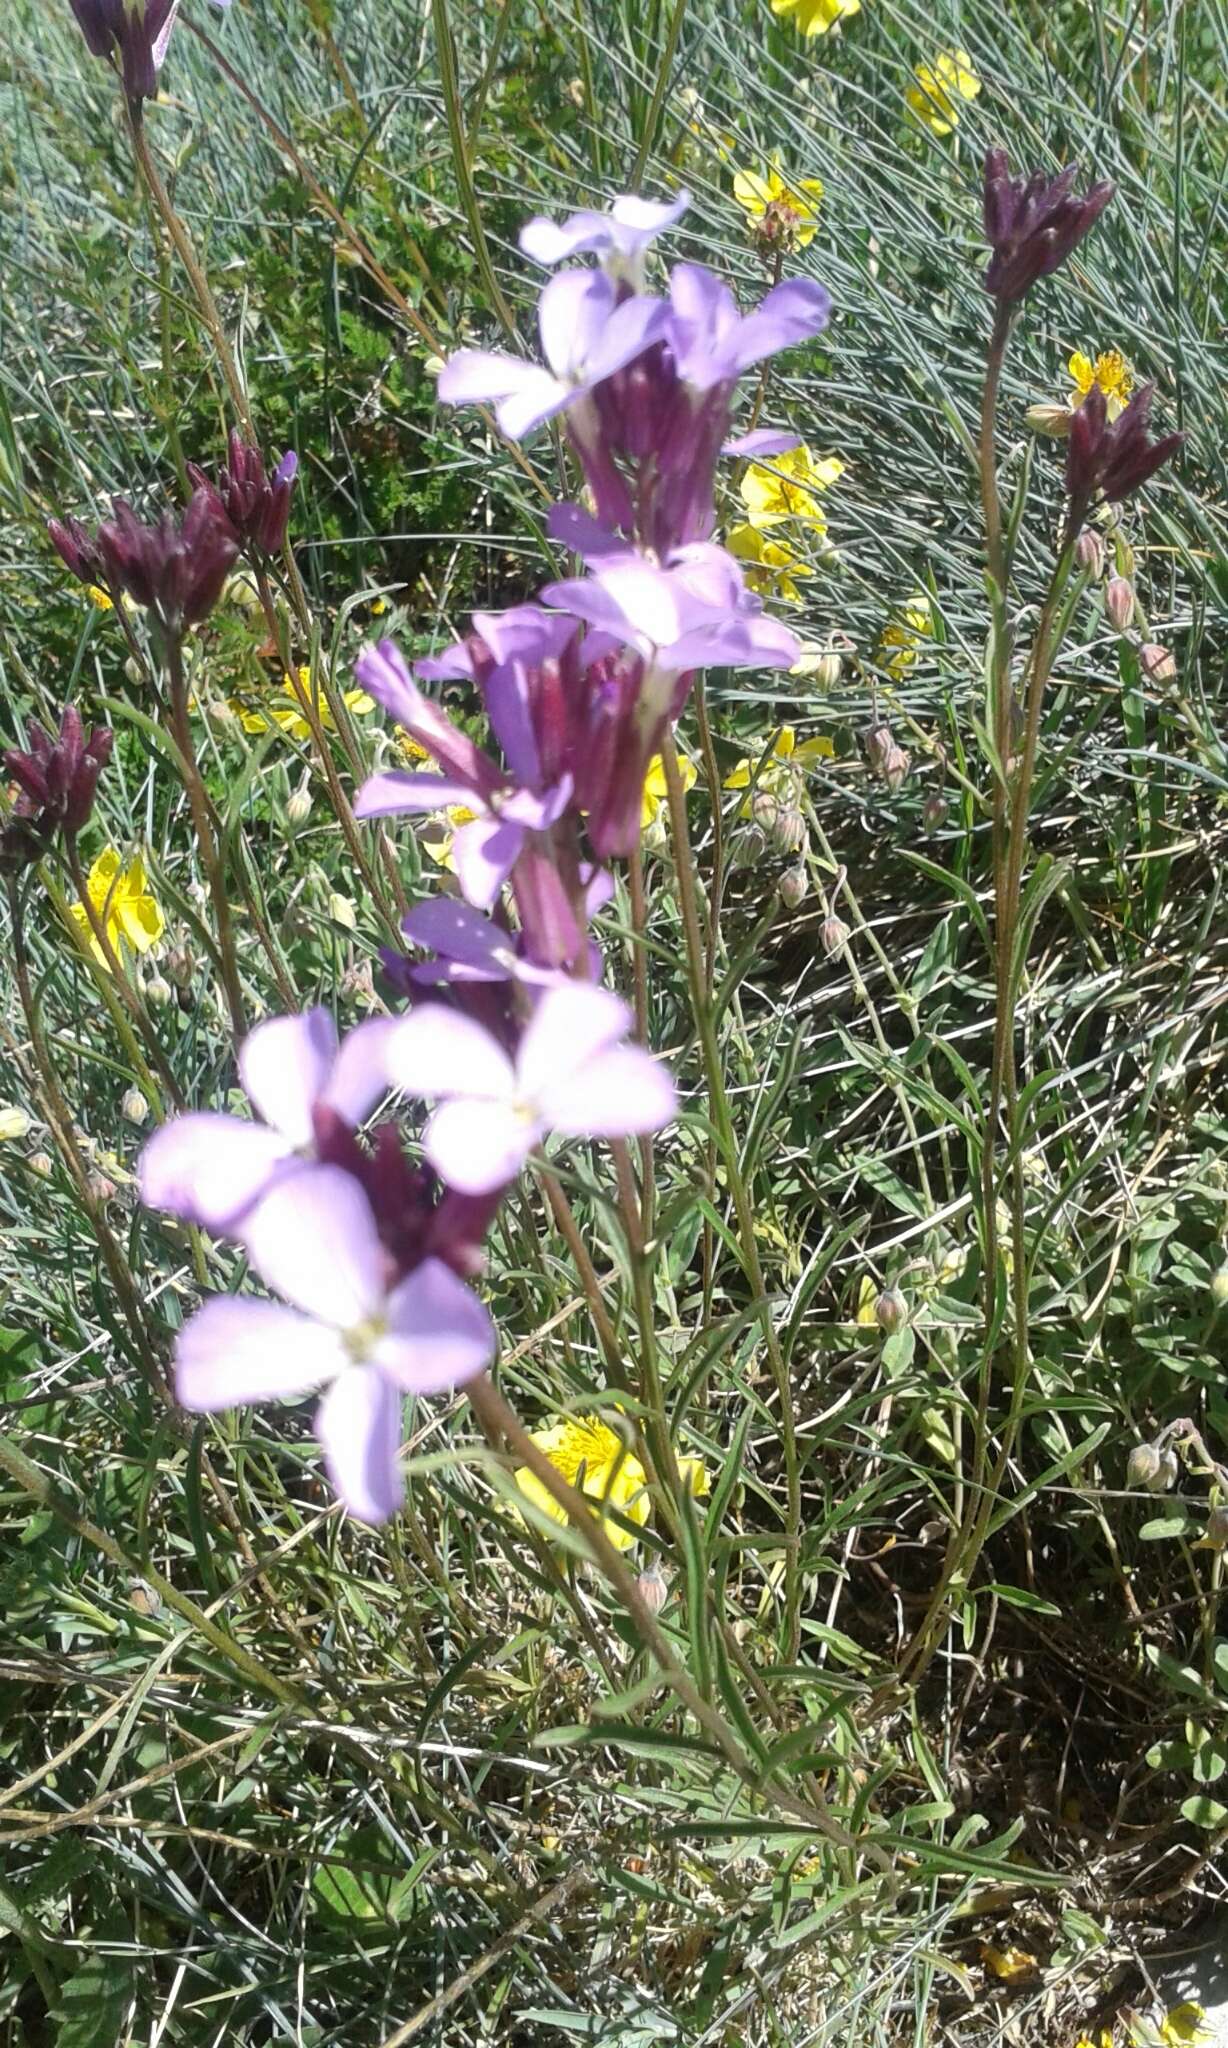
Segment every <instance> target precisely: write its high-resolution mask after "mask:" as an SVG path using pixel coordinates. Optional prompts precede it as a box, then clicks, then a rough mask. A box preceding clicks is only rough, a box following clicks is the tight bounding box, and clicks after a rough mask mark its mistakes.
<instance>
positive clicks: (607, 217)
mask: <svg viewBox="0 0 1228 2048" xmlns="http://www.w3.org/2000/svg"><path fill="white" fill-rule="evenodd" d="M690 203H691V195H690V193H689V192H679V193H678V195H677V197H676V198H674V199H666V200H660V199H639V198H637V197H635V195H634V194H626V195H624V196H623V197H622V198H620V199H616V200H615V201H614V203H613V205H612V206H611V207H610V210H609V212H608V213H592V212H588V211H585V212H582V213H573V214H571V215H569V216H568V218H567V219H566V220H564V221H553V220H548V219H547V218H546V217H545V215H544V214H535V215H534V217H533V219H532V220H529V221H526V222H525V224H524V226H523V227H522V228H521V230H520V246H521V249H522V250H523V251H524V253H525V255H526V256H529V257H531V258H532V260H533V262H534V263H541V264H543V265H544V266H546V267H547V268H552V267H553V265H554V264H556V263H565V262H567V260H568V259H569V258H570V257H572V256H585V255H594V256H596V257H598V258H599V260H600V263H601V267H602V269H603V270H605V271H607V272H608V273H609V275H610V276H611V277H617V278H625V279H626V280H627V282H628V283H629V284H632V285H634V286H635V287H636V289H637V290H638V289H639V287H640V286H641V285H642V284H643V281H644V258H645V256H646V254H647V252H648V249H649V247H650V245H651V244H652V243H653V242H655V241H656V238H657V236H658V235H660V234H664V232H665V230H666V229H667V228H672V227H676V226H677V225H678V222H679V221H680V220H681V219H682V216H683V214H684V213H685V212H686V210H687V208H688V206H689V205H690Z"/></svg>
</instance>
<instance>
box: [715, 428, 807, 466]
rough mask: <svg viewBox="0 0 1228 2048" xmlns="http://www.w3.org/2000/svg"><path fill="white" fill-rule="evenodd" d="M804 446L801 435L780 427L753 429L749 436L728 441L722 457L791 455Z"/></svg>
mask: <svg viewBox="0 0 1228 2048" xmlns="http://www.w3.org/2000/svg"><path fill="white" fill-rule="evenodd" d="M801 445H802V437H801V435H800V434H790V433H788V432H787V431H782V429H781V428H779V427H753V428H752V429H751V431H750V433H749V434H739V435H738V436H737V438H736V439H735V440H733V441H726V442H725V444H724V446H723V447H722V449H721V454H722V455H741V456H744V457H745V456H758V457H759V458H760V459H762V457H763V456H765V455H791V454H792V452H793V450H794V449H795V448H800V447H801Z"/></svg>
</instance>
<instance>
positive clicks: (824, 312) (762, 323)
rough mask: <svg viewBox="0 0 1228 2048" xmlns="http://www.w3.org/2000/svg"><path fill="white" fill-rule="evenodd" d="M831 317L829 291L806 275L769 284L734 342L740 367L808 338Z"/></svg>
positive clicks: (811, 337)
mask: <svg viewBox="0 0 1228 2048" xmlns="http://www.w3.org/2000/svg"><path fill="white" fill-rule="evenodd" d="M830 318H831V293H830V292H829V291H826V290H825V289H824V287H823V286H822V285H821V284H816V283H815V282H814V280H813V279H812V278H809V277H791V278H789V279H788V281H787V282H786V283H785V284H778V285H774V286H773V287H772V290H771V291H770V292H769V293H768V294H767V296H766V298H764V299H763V300H762V301H761V303H760V304H759V305H758V306H757V307H756V308H755V310H754V312H753V313H748V314H747V316H746V318H745V319H744V320H743V321H742V323H741V326H740V328H739V330H738V335H737V339H736V342H735V344H734V361H735V363H736V365H737V367H738V369H739V370H748V369H750V367H751V365H752V364H753V363H760V362H762V361H763V358H764V357H765V356H774V355H776V354H777V352H778V351H779V350H780V349H785V348H793V347H795V346H796V344H797V343H798V342H799V341H811V340H813V338H814V336H815V335H816V334H821V333H822V332H823V329H824V328H825V327H826V325H827V323H828V321H829V320H830Z"/></svg>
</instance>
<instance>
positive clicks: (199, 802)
mask: <svg viewBox="0 0 1228 2048" xmlns="http://www.w3.org/2000/svg"><path fill="white" fill-rule="evenodd" d="M165 651H166V674H167V689H168V695H169V697H170V707H171V729H172V732H173V734H174V738H175V745H176V747H177V748H178V751H179V757H180V767H181V769H182V772H183V779H184V787H185V789H186V790H187V796H188V803H189V806H190V807H191V812H192V823H193V825H194V826H195V829H196V838H197V842H198V844H199V846H200V857H201V860H202V862H203V863H204V869H205V879H206V881H207V882H208V885H209V893H210V895H211V896H212V898H213V915H214V917H215V919H216V921H217V949H218V965H219V967H220V969H221V974H222V986H223V988H224V990H225V992H226V1007H227V1009H228V1010H229V1011H230V1023H231V1029H232V1031H233V1032H234V1037H235V1043H236V1045H238V1044H239V1043H240V1042H241V1041H242V1040H243V1039H244V1038H245V1037H246V1036H247V1018H246V1015H245V1013H244V1008H243V991H242V989H241V988H240V985H239V968H238V962H237V959H236V956H235V942H234V926H233V923H232V921H231V916H230V901H229V898H228V897H227V894H226V877H225V875H224V873H223V871H222V860H221V854H220V852H219V848H218V842H217V840H216V839H215V838H214V835H213V825H212V823H211V821H210V817H209V798H208V796H207V794H206V791H205V785H204V782H203V780H202V778H201V772H200V764H199V762H198V761H197V758H196V745H195V742H194V740H193V738H192V720H191V718H190V716H189V714H188V686H187V682H186V680H185V677H184V673H183V646H182V643H181V641H180V639H179V637H178V635H177V634H175V633H168V634H167V636H166V650H165Z"/></svg>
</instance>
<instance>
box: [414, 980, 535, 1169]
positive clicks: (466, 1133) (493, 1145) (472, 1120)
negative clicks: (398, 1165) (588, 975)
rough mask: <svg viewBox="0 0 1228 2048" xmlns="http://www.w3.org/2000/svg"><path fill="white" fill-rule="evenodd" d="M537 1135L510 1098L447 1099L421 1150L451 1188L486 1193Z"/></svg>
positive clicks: (518, 1161)
mask: <svg viewBox="0 0 1228 2048" xmlns="http://www.w3.org/2000/svg"><path fill="white" fill-rule="evenodd" d="M545 1000H546V1001H549V997H546V998H545ZM540 1135H541V1133H540V1131H539V1130H538V1128H537V1126H536V1125H534V1124H531V1123H529V1122H528V1121H527V1120H526V1119H525V1118H524V1117H523V1116H522V1115H521V1114H520V1112H519V1111H518V1110H517V1109H516V1108H515V1107H514V1106H513V1105H512V1104H511V1103H510V1102H479V1101H455V1102H445V1103H443V1104H441V1106H440V1107H439V1108H438V1109H437V1110H436V1111H435V1113H434V1115H433V1116H432V1117H431V1118H430V1120H429V1121H428V1123H427V1126H426V1129H425V1130H424V1131H423V1133H422V1149H423V1151H424V1152H425V1154H426V1156H427V1158H428V1159H429V1160H430V1163H431V1165H432V1166H433V1167H434V1169H435V1171H436V1173H437V1174H438V1175H439V1177H440V1179H441V1180H444V1181H446V1182H447V1184H448V1186H449V1187H450V1188H456V1189H457V1191H458V1192H459V1193H460V1194H462V1195H485V1194H490V1193H491V1192H492V1191H493V1190H494V1189H495V1188H501V1187H502V1186H503V1185H504V1183H505V1182H507V1181H509V1180H514V1179H515V1178H516V1175H517V1174H518V1173H519V1172H520V1169H521V1167H522V1166H523V1165H524V1162H525V1160H526V1159H527V1158H528V1156H529V1154H530V1152H531V1151H532V1150H533V1147H534V1145H536V1143H537V1141H538V1138H539V1137H540Z"/></svg>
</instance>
